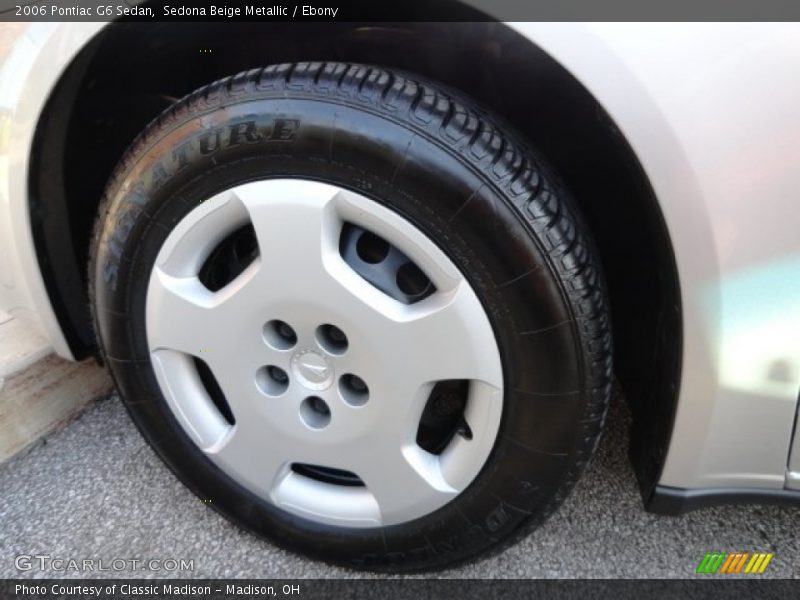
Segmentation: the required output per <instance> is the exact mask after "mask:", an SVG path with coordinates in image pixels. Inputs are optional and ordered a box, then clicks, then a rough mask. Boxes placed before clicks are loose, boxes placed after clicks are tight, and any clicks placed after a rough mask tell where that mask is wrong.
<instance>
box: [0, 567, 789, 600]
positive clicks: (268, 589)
mask: <svg viewBox="0 0 800 600" xmlns="http://www.w3.org/2000/svg"><path fill="white" fill-rule="evenodd" d="M532 559H535V558H534V557H532ZM635 575H636V574H635V573H631V576H635ZM112 586H113V587H112ZM795 586H796V583H795V582H793V581H791V580H785V579H784V580H781V579H772V580H759V579H753V578H747V577H741V578H739V579H731V578H728V577H714V576H710V577H707V578H703V579H694V580H681V579H671V580H642V579H638V580H637V579H619V580H608V579H600V580H592V579H584V580H541V579H539V580H521V579H516V580H513V579H512V580H508V579H477V580H470V579H388V580H387V579H274V580H234V579H228V580H223V579H171V580H168V579H161V580H135V579H26V580H22V579H3V580H0V597H2V598H3V599H12V598H13V599H31V600H33V599H36V600H49V599H53V600H55V599H56V598H59V599H63V600H77V599H81V600H83V599H84V598H100V599H101V600H105V599H108V598H114V599H115V600H116V599H122V598H126V599H131V600H133V599H138V600H153V599H156V598H204V599H209V600H216V599H226V600H231V599H238V598H264V599H266V598H280V599H284V600H290V599H293V598H299V599H302V600H322V599H328V598H335V599H341V600H362V599H363V600H367V599H370V600H371V599H374V598H380V600H427V599H428V598H442V599H445V598H457V599H458V600H472V599H473V598H474V599H476V600H477V599H480V600H495V599H497V600H511V599H514V600H517V599H520V600H524V599H527V598H548V599H550V598H554V599H561V598H566V599H573V598H574V599H576V600H584V599H586V598H593V599H594V598H598V599H600V598H613V600H627V599H628V598H630V599H636V600H639V599H640V598H648V599H652V600H661V599H670V600H672V599H673V598H681V599H682V600H683V599H686V600H694V599H703V600H706V599H711V600H713V599H716V598H747V600H751V599H753V600H766V599H771V598H790V597H793V594H792V592H795V591H796V588H795ZM97 590H99V593H98V591H97Z"/></svg>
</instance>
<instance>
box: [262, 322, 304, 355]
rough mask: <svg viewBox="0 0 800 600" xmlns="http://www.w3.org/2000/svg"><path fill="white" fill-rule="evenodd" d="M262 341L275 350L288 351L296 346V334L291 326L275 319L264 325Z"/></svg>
mask: <svg viewBox="0 0 800 600" xmlns="http://www.w3.org/2000/svg"><path fill="white" fill-rule="evenodd" d="M264 341H265V342H267V344H269V345H270V346H272V347H273V348H275V349H276V350H290V349H292V348H294V346H295V344H297V334H296V333H295V332H294V329H292V327H291V325H289V324H288V323H286V322H284V321H280V320H278V319H275V320H272V321H269V322H268V323H267V324H266V325H264Z"/></svg>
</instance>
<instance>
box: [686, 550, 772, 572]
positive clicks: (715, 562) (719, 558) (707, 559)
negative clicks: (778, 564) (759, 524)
mask: <svg viewBox="0 0 800 600" xmlns="http://www.w3.org/2000/svg"><path fill="white" fill-rule="evenodd" d="M773 556H775V554H773V553H772V552H769V553H767V552H753V553H752V554H751V553H750V552H729V553H725V552H709V553H707V554H706V555H705V556H704V557H703V560H701V561H700V564H699V565H698V566H697V571H696V572H697V573H699V574H701V575H714V574H718V575H721V574H725V575H738V574H739V573H747V574H750V575H760V574H761V573H763V572H764V571H766V570H767V565H768V564H769V562H770V561H771V560H772V557H773Z"/></svg>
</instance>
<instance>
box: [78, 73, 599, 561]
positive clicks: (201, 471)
mask: <svg viewBox="0 0 800 600" xmlns="http://www.w3.org/2000/svg"><path fill="white" fill-rule="evenodd" d="M589 238H590V236H589V233H588V231H587V229H586V228H585V226H583V225H582V223H581V221H580V220H579V218H578V215H577V214H576V212H575V210H574V209H573V208H572V205H571V202H570V199H569V194H568V192H567V190H566V189H565V188H564V187H563V186H562V185H561V184H560V183H559V182H558V180H557V178H556V177H555V176H554V175H553V173H552V172H551V171H550V169H548V168H547V166H546V163H545V161H544V159H543V158H542V157H540V156H538V155H537V153H536V152H534V151H533V150H532V149H531V148H530V147H529V146H528V145H527V144H526V143H525V142H523V141H521V139H520V138H519V137H518V136H517V134H516V133H515V132H513V131H512V130H511V128H510V127H508V126H505V125H499V124H498V120H497V119H496V118H494V117H492V116H491V115H490V114H488V113H487V112H486V111H484V110H483V109H481V108H480V107H478V106H477V105H476V104H475V103H473V102H472V101H470V100H468V99H465V98H463V97H460V96H459V94H458V93H456V92H454V91H452V90H448V89H445V88H443V87H441V86H439V85H437V84H435V83H431V82H428V81H425V80H423V79H421V78H418V77H415V76H411V75H407V74H400V73H396V72H391V71H388V70H385V69H382V68H373V67H368V66H360V65H347V64H340V63H303V64H295V65H277V66H272V67H268V68H265V69H257V70H253V71H248V72H246V73H241V74H239V75H236V76H233V77H229V78H226V79H223V80H221V81H218V82H215V83H213V84H210V85H208V86H206V87H204V88H202V89H200V90H197V91H196V92H194V93H192V94H190V95H189V96H187V97H186V98H184V99H182V100H181V101H179V102H177V103H176V104H175V105H173V106H172V107H171V108H170V109H168V110H167V111H166V112H165V113H163V114H162V115H161V116H160V117H159V118H158V119H156V120H155V121H154V122H153V123H151V124H150V125H149V126H148V127H147V129H146V130H145V131H144V132H143V133H142V134H141V135H140V136H139V137H138V138H137V140H135V142H134V143H133V145H132V146H131V148H130V149H129V150H128V152H127V153H126V155H125V157H124V158H123V159H122V161H121V163H120V164H119V166H118V167H117V170H116V171H115V174H114V175H113V177H112V178H111V180H110V182H109V184H108V187H107V190H106V199H105V202H104V205H103V208H102V209H101V214H100V216H99V218H98V222H97V226H96V229H95V238H94V241H93V246H92V264H91V265H90V279H91V282H90V285H91V297H92V303H93V312H94V316H95V321H96V327H97V334H98V342H99V345H100V348H101V351H102V354H103V357H104V359H105V361H106V364H107V365H108V368H109V370H110V372H111V374H112V376H113V378H114V380H115V382H116V385H117V388H118V390H119V393H120V396H121V398H122V400H123V402H124V403H125V405H126V407H127V409H128V411H129V413H130V415H131V416H132V418H133V420H134V421H135V422H136V424H137V426H138V427H139V429H140V430H141V432H142V434H143V435H144V437H145V438H146V439H147V440H148V442H149V443H150V444H151V445H152V447H153V448H154V449H155V451H156V452H157V453H158V454H159V455H160V456H161V458H162V459H163V460H164V461H165V462H166V464H167V465H169V467H170V468H171V469H172V470H173V471H174V472H175V474H176V475H177V476H178V477H179V478H180V479H181V480H182V481H183V482H184V483H185V484H186V485H187V486H188V487H189V488H191V489H192V490H193V491H194V492H195V493H196V494H197V495H198V496H200V497H201V498H202V499H204V500H206V501H207V502H208V503H209V505H210V506H211V507H213V508H215V509H216V510H218V511H220V512H221V513H223V514H224V515H226V516H227V517H229V518H230V519H232V520H233V521H235V522H237V523H239V524H240V525H242V526H243V527H245V528H247V529H249V530H250V531H253V532H255V533H257V534H260V535H263V536H266V537H268V538H269V539H270V540H273V541H275V542H276V543H278V544H280V545H282V546H284V547H286V548H290V549H295V550H299V551H302V552H305V553H307V554H309V555H311V556H314V557H318V558H321V559H324V560H327V561H331V562H335V563H340V564H344V565H349V566H353V567H360V568H367V569H374V570H393V571H407V570H421V569H431V568H440V567H443V566H446V565H451V564H453V563H456V562H460V561H463V560H466V559H468V558H471V557H474V556H476V555H478V554H480V553H483V552H485V551H487V550H489V549H492V548H494V549H497V548H499V547H501V546H502V545H503V544H504V543H508V542H510V541H512V540H514V539H516V538H518V537H519V536H521V535H523V534H525V533H526V532H528V531H530V530H531V529H532V528H533V527H535V526H536V525H538V524H540V523H541V522H542V521H543V520H544V519H545V518H546V517H547V516H548V515H549V514H550V513H551V512H552V511H553V510H554V509H555V507H556V506H557V505H558V504H559V503H560V501H561V500H563V498H564V497H565V495H566V494H567V493H568V492H569V490H570V489H571V488H572V486H573V484H574V483H575V481H576V480H577V478H578V476H579V475H580V473H581V471H582V470H583V468H584V467H585V465H586V464H587V461H588V460H589V458H590V456H591V454H592V452H593V451H594V448H595V446H596V444H597V441H598V437H599V435H600V432H601V428H602V424H603V420H604V417H605V412H606V407H607V404H608V399H609V393H610V378H611V336H610V330H609V321H608V314H607V308H606V299H605V293H604V286H603V282H602V277H601V273H600V270H599V266H598V262H597V259H596V256H595V252H594V249H593V246H592V243H591V241H590V239H589Z"/></svg>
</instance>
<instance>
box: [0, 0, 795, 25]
mask: <svg viewBox="0 0 800 600" xmlns="http://www.w3.org/2000/svg"><path fill="white" fill-rule="evenodd" d="M212 6H213V7H215V8H216V9H217V11H216V13H212V9H211V7H212ZM165 7H169V8H171V9H174V10H172V11H165ZM248 7H250V10H249V11H248ZM304 7H307V10H304ZM109 8H110V9H111V10H110V13H111V14H110V15H109V14H107V12H108V9H109ZM126 8H127V9H143V8H149V9H150V10H149V11H147V13H149V14H143V12H144V11H135V12H133V13H132V14H130V13H129V14H128V15H127V16H125V15H124V10H125V9H126ZM196 8H203V9H204V10H203V11H202V12H204V13H205V14H198V12H196V11H194V10H191V9H196ZM80 9H83V10H82V11H81V10H80ZM181 9H183V10H181ZM220 9H228V10H227V11H225V10H222V11H220ZM236 9H238V12H236ZM254 9H260V12H256V11H255V10H254ZM320 9H327V10H320ZM234 12H236V14H231V13H234ZM111 20H128V21H142V22H149V23H153V22H163V21H185V22H197V21H286V22H290V21H291V22H305V21H317V22H324V21H344V22H391V21H395V22H399V21H405V22H413V21H438V22H448V21H450V22H457V21H460V22H464V21H495V20H496V21H787V20H788V21H797V20H800V2H798V1H797V0H661V1H658V0H305V1H299V2H298V1H296V0H295V1H291V2H285V1H284V2H282V1H277V2H272V3H269V2H267V1H264V2H260V1H259V0H217V1H214V2H212V1H209V0H152V1H151V0H0V21H62V22H70V21H75V22H78V21H111Z"/></svg>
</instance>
